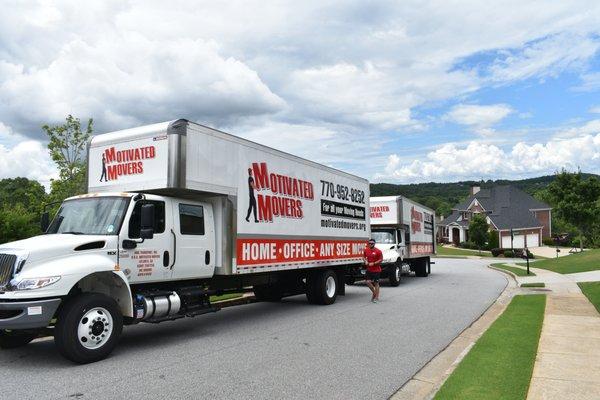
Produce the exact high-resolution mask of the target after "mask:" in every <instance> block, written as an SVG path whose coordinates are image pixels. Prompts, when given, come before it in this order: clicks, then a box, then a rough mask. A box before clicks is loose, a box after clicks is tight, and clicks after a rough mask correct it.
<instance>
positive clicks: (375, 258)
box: [363, 239, 383, 303]
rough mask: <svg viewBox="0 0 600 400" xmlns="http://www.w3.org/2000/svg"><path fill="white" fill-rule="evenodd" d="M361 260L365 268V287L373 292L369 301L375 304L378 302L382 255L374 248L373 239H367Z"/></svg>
mask: <svg viewBox="0 0 600 400" xmlns="http://www.w3.org/2000/svg"><path fill="white" fill-rule="evenodd" d="M363 260H364V262H365V265H366V266H367V286H368V287H369V289H371V292H373V296H372V297H371V301H372V302H373V303H377V302H378V301H379V275H381V262H382V261H383V253H382V252H381V250H379V249H378V248H377V247H375V240H374V239H369V245H368V246H367V247H365V251H364V253H363Z"/></svg>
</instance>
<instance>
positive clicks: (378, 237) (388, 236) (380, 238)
mask: <svg viewBox="0 0 600 400" xmlns="http://www.w3.org/2000/svg"><path fill="white" fill-rule="evenodd" d="M371 238H373V239H375V243H382V244H394V243H396V237H395V236H394V231H392V230H389V231H373V232H371Z"/></svg>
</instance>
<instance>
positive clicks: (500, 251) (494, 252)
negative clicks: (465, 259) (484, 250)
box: [490, 247, 504, 257]
mask: <svg viewBox="0 0 600 400" xmlns="http://www.w3.org/2000/svg"><path fill="white" fill-rule="evenodd" d="M490 251H491V252H492V255H493V256H494V257H498V256H499V255H500V254H504V249H501V248H499V247H495V248H493V249H491V250H490Z"/></svg>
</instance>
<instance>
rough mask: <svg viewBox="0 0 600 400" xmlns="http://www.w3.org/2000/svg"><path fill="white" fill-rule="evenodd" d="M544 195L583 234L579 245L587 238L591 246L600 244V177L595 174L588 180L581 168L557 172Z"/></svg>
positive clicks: (557, 215)
mask: <svg viewBox="0 0 600 400" xmlns="http://www.w3.org/2000/svg"><path fill="white" fill-rule="evenodd" d="M544 197H545V199H546V201H547V202H548V203H550V204H551V205H552V206H553V207H554V210H553V212H554V214H555V216H556V217H558V218H559V219H562V220H564V221H565V222H567V223H569V224H571V225H573V226H574V227H575V228H576V229H577V230H578V232H579V234H580V241H579V245H580V247H581V249H582V250H583V241H584V239H586V240H587V241H588V243H589V245H598V244H600V243H599V241H600V180H599V179H598V178H596V177H594V176H590V177H588V178H587V179H584V178H583V177H582V174H581V171H578V172H576V173H570V172H567V171H565V170H564V169H563V170H562V171H561V172H559V173H557V174H556V179H555V180H554V181H553V182H552V183H551V184H550V185H548V187H547V188H546V190H545V193H544Z"/></svg>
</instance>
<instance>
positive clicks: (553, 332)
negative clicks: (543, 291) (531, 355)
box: [527, 293, 600, 400]
mask: <svg viewBox="0 0 600 400" xmlns="http://www.w3.org/2000/svg"><path fill="white" fill-rule="evenodd" d="M527 398H528V399H530V400H538V399H545V400H551V399H557V400H558V399H560V400H567V399H578V400H585V399H590V400H592V399H595V400H597V399H600V314H598V312H597V311H596V309H595V308H594V306H593V305H592V304H591V303H590V302H589V301H588V299H587V298H586V297H585V296H584V295H583V294H581V293H556V294H554V293H553V294H550V295H549V296H548V298H547V301H546V313H545V316H544V324H543V326H542V335H541V337H540V343H539V347H538V352H537V357H536V360H535V366H534V368H533V376H532V379H531V384H530V386H529V393H528V395H527Z"/></svg>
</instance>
